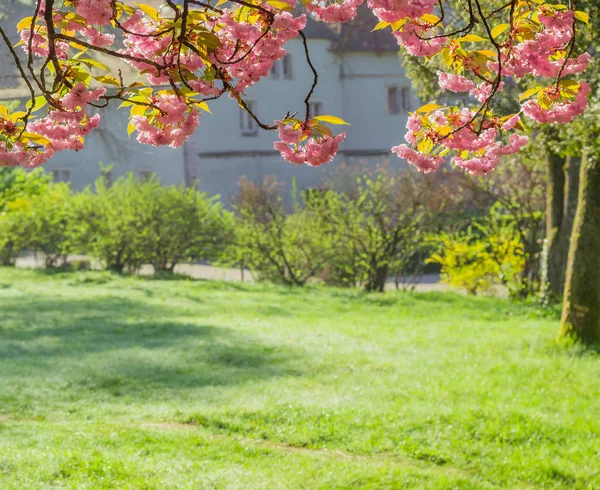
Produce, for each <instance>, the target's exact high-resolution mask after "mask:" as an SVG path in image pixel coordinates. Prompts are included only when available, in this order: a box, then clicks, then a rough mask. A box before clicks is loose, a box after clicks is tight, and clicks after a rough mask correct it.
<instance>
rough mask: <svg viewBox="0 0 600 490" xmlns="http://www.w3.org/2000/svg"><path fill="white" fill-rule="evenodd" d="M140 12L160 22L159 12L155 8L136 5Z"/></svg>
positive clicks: (141, 4) (142, 4) (143, 4)
mask: <svg viewBox="0 0 600 490" xmlns="http://www.w3.org/2000/svg"><path fill="white" fill-rule="evenodd" d="M136 5H137V6H138V7H139V9H140V10H142V11H143V12H144V13H145V14H146V15H148V16H149V17H152V18H153V19H154V20H158V12H157V10H156V9H155V8H154V7H151V6H150V5H146V4H145V3H136Z"/></svg>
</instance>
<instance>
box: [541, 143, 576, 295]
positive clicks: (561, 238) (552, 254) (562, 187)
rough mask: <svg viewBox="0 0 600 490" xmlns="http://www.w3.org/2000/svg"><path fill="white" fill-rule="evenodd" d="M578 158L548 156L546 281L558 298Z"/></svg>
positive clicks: (571, 225) (568, 237)
mask: <svg viewBox="0 0 600 490" xmlns="http://www.w3.org/2000/svg"><path fill="white" fill-rule="evenodd" d="M579 168H580V160H579V159H578V158H571V157H568V158H566V159H565V158H562V157H560V156H558V155H555V154H551V155H550V157H549V158H548V184H547V198H546V236H547V238H548V263H547V270H548V283H549V290H550V293H551V294H552V296H553V297H554V298H561V297H562V294H563V292H564V288H565V277H566V270H567V260H568V255H569V244H570V241H571V231H572V229H573V221H574V218H575V210H576V208H577V196H578V188H579Z"/></svg>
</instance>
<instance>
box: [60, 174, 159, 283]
mask: <svg viewBox="0 0 600 490" xmlns="http://www.w3.org/2000/svg"><path fill="white" fill-rule="evenodd" d="M143 185H144V184H142V183H141V182H140V181H138V180H137V179H136V178H134V176H133V175H129V176H128V177H126V178H121V179H119V180H117V181H116V182H115V183H114V184H113V185H111V186H108V185H107V184H106V179H104V178H102V177H101V178H99V179H98V180H97V181H96V184H95V193H94V192H92V191H91V189H89V188H88V189H86V190H85V191H84V192H82V193H81V194H78V195H77V196H75V198H74V204H73V210H74V220H73V226H72V229H71V236H72V239H73V243H74V245H75V247H76V249H77V250H78V251H79V252H82V253H86V254H88V255H90V256H91V257H93V258H95V259H97V260H99V261H100V262H101V263H102V264H103V265H104V266H105V267H106V268H107V269H109V270H112V271H115V272H124V271H128V272H134V271H136V270H138V269H139V268H140V267H141V265H142V264H143V263H144V261H145V259H147V258H148V252H147V242H148V240H149V235H150V229H151V220H150V217H151V210H150V209H149V208H148V193H146V195H144V192H143V187H142V186H143ZM147 185H153V184H152V183H148V184H147Z"/></svg>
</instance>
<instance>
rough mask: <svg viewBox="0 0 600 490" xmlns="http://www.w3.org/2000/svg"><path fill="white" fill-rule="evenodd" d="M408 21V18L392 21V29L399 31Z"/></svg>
mask: <svg viewBox="0 0 600 490" xmlns="http://www.w3.org/2000/svg"><path fill="white" fill-rule="evenodd" d="M406 22H407V19H400V20H397V21H396V22H392V31H397V30H398V29H400V28H401V27H402V26H403V25H404V24H406Z"/></svg>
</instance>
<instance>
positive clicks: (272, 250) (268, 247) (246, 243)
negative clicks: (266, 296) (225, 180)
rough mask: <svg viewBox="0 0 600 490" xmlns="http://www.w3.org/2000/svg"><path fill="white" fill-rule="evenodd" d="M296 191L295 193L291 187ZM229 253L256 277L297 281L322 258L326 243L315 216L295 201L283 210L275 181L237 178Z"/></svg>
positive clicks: (298, 283)
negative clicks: (290, 209) (232, 246)
mask: <svg viewBox="0 0 600 490" xmlns="http://www.w3.org/2000/svg"><path fill="white" fill-rule="evenodd" d="M294 194H295V192H294ZM236 212H237V223H236V233H235V249H234V250H233V257H234V260H236V261H237V262H238V263H239V264H241V265H245V266H248V267H250V269H251V270H252V273H253V275H254V276H255V277H256V278H257V279H258V280H268V281H272V282H276V283H282V284H288V285H296V286H302V285H304V284H306V283H307V282H308V281H309V280H310V279H312V278H315V277H316V276H317V275H318V273H319V271H320V270H321V269H322V268H323V266H324V264H325V263H326V262H327V259H328V257H329V255H328V254H329V253H331V247H330V246H329V247H328V246H326V245H325V244H324V243H325V242H326V241H327V236H326V235H325V234H324V233H323V230H322V228H321V227H320V221H319V220H318V216H317V215H316V214H315V213H314V212H313V210H312V209H311V208H307V207H302V206H300V204H299V203H297V202H295V204H294V212H293V213H285V211H284V206H283V202H282V199H281V196H280V195H279V192H278V186H277V182H276V181H275V180H273V179H271V178H267V179H265V182H264V183H263V184H255V183H252V182H249V181H248V180H246V179H242V180H241V181H240V193H239V194H238V196H237V198H236Z"/></svg>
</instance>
